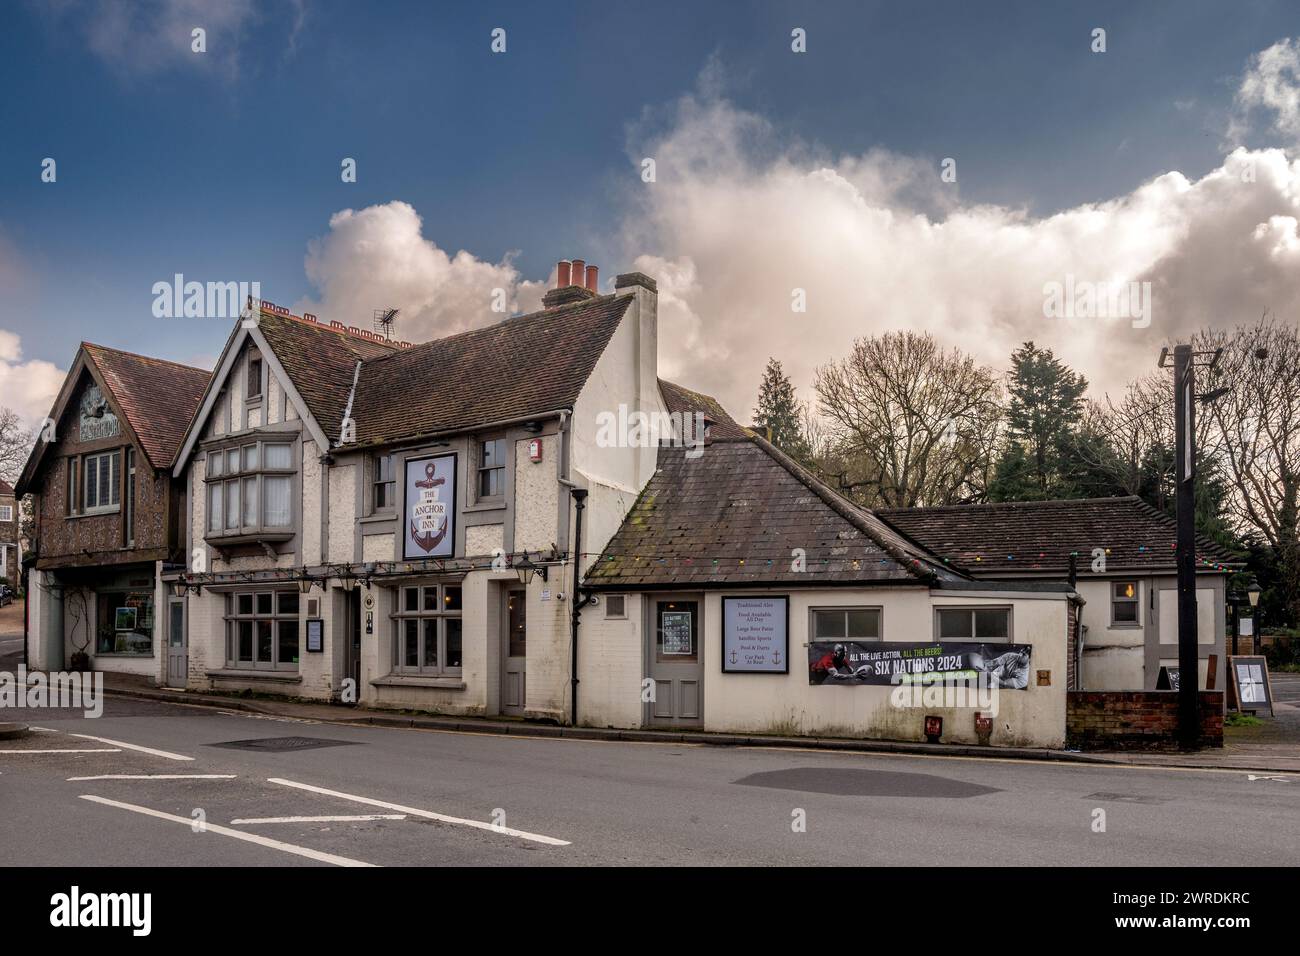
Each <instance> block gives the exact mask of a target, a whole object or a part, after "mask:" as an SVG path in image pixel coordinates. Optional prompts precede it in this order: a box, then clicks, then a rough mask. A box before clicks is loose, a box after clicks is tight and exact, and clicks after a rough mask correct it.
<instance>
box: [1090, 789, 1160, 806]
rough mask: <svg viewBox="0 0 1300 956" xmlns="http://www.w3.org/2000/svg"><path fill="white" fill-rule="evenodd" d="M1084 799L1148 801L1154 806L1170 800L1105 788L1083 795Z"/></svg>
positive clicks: (1127, 801)
mask: <svg viewBox="0 0 1300 956" xmlns="http://www.w3.org/2000/svg"><path fill="white" fill-rule="evenodd" d="M1083 799H1085V800H1106V801H1109V802H1111V803H1146V804H1150V805H1152V806H1155V805H1157V804H1161V803H1168V802H1169V799H1168V798H1167V797H1148V796H1146V795H1144V794H1141V793H1108V792H1106V791H1104V790H1103V791H1099V792H1097V793H1086V794H1084V795H1083Z"/></svg>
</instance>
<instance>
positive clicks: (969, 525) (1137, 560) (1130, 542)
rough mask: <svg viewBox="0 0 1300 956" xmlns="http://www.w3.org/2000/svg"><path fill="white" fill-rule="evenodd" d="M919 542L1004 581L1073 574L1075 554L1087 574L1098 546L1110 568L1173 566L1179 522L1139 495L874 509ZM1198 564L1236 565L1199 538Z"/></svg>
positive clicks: (975, 571)
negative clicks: (1021, 576)
mask: <svg viewBox="0 0 1300 956" xmlns="http://www.w3.org/2000/svg"><path fill="white" fill-rule="evenodd" d="M876 514H878V515H879V516H880V517H881V518H883V519H885V520H886V521H888V522H889V523H890V524H892V525H893V526H894V527H896V528H898V530H899V531H902V532H903V533H904V534H906V535H907V536H908V537H910V538H911V539H912V540H913V541H916V542H917V543H918V544H921V545H922V546H924V547H926V548H928V549H929V550H930V551H932V552H933V553H934V554H936V555H939V556H940V557H942V558H946V559H948V561H950V562H951V563H952V564H954V565H956V566H958V567H961V568H964V569H965V570H967V571H969V572H970V573H972V574H976V575H985V574H992V575H997V576H998V577H1002V578H1006V577H1009V576H1014V575H1017V574H1026V573H1035V574H1036V573H1041V572H1054V573H1058V574H1059V573H1062V572H1064V571H1067V570H1068V568H1069V565H1070V554H1071V553H1072V552H1074V553H1077V555H1078V559H1077V561H1078V570H1079V572H1080V573H1087V572H1088V571H1089V570H1090V568H1091V565H1092V560H1093V554H1092V552H1093V549H1094V548H1101V549H1103V551H1104V552H1106V569H1107V571H1128V570H1148V569H1149V570H1156V569H1169V568H1172V567H1173V566H1174V542H1175V540H1176V537H1177V527H1176V525H1175V522H1174V519H1173V518H1171V517H1169V516H1168V515H1167V514H1164V513H1163V512H1161V511H1158V510H1157V509H1155V508H1153V507H1152V506H1151V505H1149V504H1147V503H1146V502H1145V501H1143V500H1142V499H1141V498H1137V497H1125V498H1086V499H1077V500H1066V501H1016V502H1002V503H997V504H974V505H948V506H944V507H937V508H896V509H882V510H879V511H877V512H876ZM1197 558H1198V563H1201V566H1202V568H1204V562H1207V561H1208V562H1210V563H1211V564H1232V563H1236V562H1237V561H1238V559H1237V558H1235V557H1234V556H1233V555H1231V554H1229V553H1228V552H1227V551H1224V550H1223V549H1222V548H1220V547H1218V546H1217V545H1215V544H1214V543H1213V542H1212V541H1210V540H1209V539H1207V538H1204V537H1201V538H1198V543H1197Z"/></svg>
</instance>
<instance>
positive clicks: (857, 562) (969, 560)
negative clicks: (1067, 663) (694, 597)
mask: <svg viewBox="0 0 1300 956" xmlns="http://www.w3.org/2000/svg"><path fill="white" fill-rule="evenodd" d="M1099 550H1101V551H1103V552H1104V554H1105V556H1106V557H1107V558H1109V557H1110V556H1111V555H1112V553H1113V549H1112V548H1103V549H1099ZM1157 550H1159V549H1158V548H1153V547H1148V546H1147V545H1138V546H1137V548H1136V552H1137V553H1138V554H1154V552H1155V551H1157ZM1169 550H1170V551H1171V552H1173V553H1176V552H1177V550H1178V545H1177V544H1176V543H1174V544H1170V546H1169ZM583 557H584V558H591V557H596V558H599V559H600V560H599V561H598V562H597V564H598V566H599V564H617V563H618V562H620V561H621V562H626V561H629V560H630V561H631V562H632V564H633V565H634V566H635V565H638V564H642V563H644V564H647V565H653V564H657V565H668V564H673V565H680V566H684V567H698V566H708V567H723V566H727V567H732V566H734V567H736V568H751V567H769V568H770V567H774V566H775V565H776V564H777V563H778V561H777V559H775V558H763V557H760V558H754V557H752V556H746V557H739V556H737V555H734V554H732V555H719V556H717V557H709V556H689V555H687V556H683V555H672V556H664V555H653V554H649V555H647V554H637V553H635V552H633V553H619V554H605V553H604V552H600V553H594V552H592V553H584V554H583ZM1094 557H1095V555H1094V554H1093V552H1086V553H1085V552H1080V551H1068V552H1048V551H1038V552H1030V553H1029V554H1027V555H1026V554H1020V555H1017V554H1014V553H1009V554H1004V553H994V552H989V553H983V552H977V553H976V554H974V555H963V556H962V557H961V558H960V559H958V560H956V561H954V560H953V558H952V557H951V556H944V557H941V559H940V560H942V562H943V564H944V565H947V566H949V567H973V566H976V565H979V566H980V567H981V568H983V567H986V566H988V565H990V564H1000V565H1002V566H1004V567H1005V566H1008V565H1009V564H1015V566H1017V567H1020V568H1027V569H1028V570H1035V569H1046V570H1053V569H1055V568H1056V567H1058V565H1055V564H1049V565H1047V566H1046V567H1045V565H1044V563H1043V562H1044V561H1048V562H1050V561H1051V560H1053V559H1055V558H1065V559H1075V560H1082V561H1089V560H1091V559H1093V558H1094ZM799 562H800V563H801V564H802V566H803V567H805V568H812V567H816V566H827V565H848V566H849V567H851V568H852V569H853V570H855V571H856V570H862V568H863V567H864V566H865V565H868V564H871V563H878V564H884V565H888V564H897V565H907V564H910V565H912V566H914V567H924V566H925V563H924V562H922V561H921V560H919V559H917V558H908V559H899V558H894V557H892V556H889V555H884V556H882V557H879V558H878V559H877V558H876V557H875V556H874V555H873V556H872V558H870V559H866V558H850V557H847V556H834V557H829V558H816V557H811V556H805V557H802V558H800V559H799ZM1026 562H1030V563H1028V564H1026ZM779 563H781V564H791V563H794V562H793V558H792V560H791V561H786V560H784V559H782V560H781V561H780V562H779ZM1196 563H1197V565H1198V566H1200V567H1202V568H1204V569H1205V570H1213V571H1220V572H1223V573H1225V574H1227V573H1232V572H1233V571H1235V570H1237V569H1236V568H1235V567H1233V566H1231V565H1228V564H1224V563H1223V562H1220V561H1214V560H1211V559H1210V558H1208V557H1204V556H1201V555H1198V556H1197V557H1196Z"/></svg>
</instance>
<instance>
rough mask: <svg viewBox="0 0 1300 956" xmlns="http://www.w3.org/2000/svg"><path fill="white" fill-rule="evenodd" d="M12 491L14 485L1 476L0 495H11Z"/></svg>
mask: <svg viewBox="0 0 1300 956" xmlns="http://www.w3.org/2000/svg"><path fill="white" fill-rule="evenodd" d="M13 493H14V486H13V485H11V484H9V482H7V481H5V480H4V479H3V478H0V495H12V494H13Z"/></svg>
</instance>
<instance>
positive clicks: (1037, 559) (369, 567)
mask: <svg viewBox="0 0 1300 956" xmlns="http://www.w3.org/2000/svg"><path fill="white" fill-rule="evenodd" d="M1177 549H1178V546H1177V544H1171V545H1170V551H1171V552H1177ZM1099 550H1103V551H1104V553H1105V555H1106V557H1110V556H1111V555H1112V553H1113V549H1111V548H1105V549H1099ZM1155 550H1157V549H1154V548H1150V547H1148V546H1146V545H1138V546H1137V549H1136V551H1137V553H1138V554H1148V553H1151V552H1153V551H1155ZM581 556H582V558H583V559H595V560H594V561H593V562H592V566H591V568H590V571H589V572H588V573H589V574H591V575H592V576H594V577H597V578H599V577H603V576H606V575H607V572H610V571H614V570H621V568H618V567H617V566H618V565H619V563H620V562H623V563H626V562H629V561H630V562H631V565H632V567H633V568H637V567H640V566H644V567H646V568H649V567H652V566H657V567H667V566H669V565H672V566H674V567H680V568H690V569H692V570H694V569H698V568H704V569H707V570H711V571H714V572H718V573H721V572H723V571H724V570H725V571H728V572H730V571H732V570H740V569H746V570H749V571H760V572H761V571H765V570H773V571H774V569H775V568H776V567H777V565H778V563H779V564H780V565H782V566H786V565H788V566H790V567H791V570H795V569H796V568H797V569H801V570H804V571H808V570H815V569H818V568H820V569H823V570H830V569H831V568H832V567H834V568H837V569H838V570H840V571H844V570H852V571H863V570H866V569H867V568H868V567H869V566H871V565H876V566H879V565H886V566H888V565H891V564H892V565H896V566H900V567H902V566H911V567H913V568H917V569H924V568H925V567H926V562H923V561H922V560H920V559H919V558H899V557H894V556H891V555H888V554H884V555H876V554H873V555H872V556H871V557H869V558H868V557H850V556H848V555H836V556H832V557H812V556H808V555H806V554H805V555H803V556H792V559H791V560H790V561H786V560H784V559H782V560H781V561H779V562H778V560H777V559H776V558H771V557H757V558H755V557H753V556H743V557H742V556H737V555H734V554H730V555H718V556H708V555H704V556H696V555H684V556H683V555H653V554H637V553H631V554H628V553H618V554H608V553H606V552H593V551H586V552H582V555H581ZM1058 557H1065V558H1069V559H1074V560H1078V559H1083V560H1088V559H1089V558H1091V557H1093V553H1092V552H1088V553H1086V554H1085V553H1083V552H1079V551H1069V552H1065V553H1052V552H1048V551H1038V552H1036V553H1033V552H1031V553H1030V554H1029V555H1019V556H1018V555H1016V554H1014V553H1009V554H1006V555H998V554H992V553H990V554H987V555H986V554H984V553H977V554H975V555H972V556H965V557H963V558H962V559H961V560H960V561H957V562H954V561H953V559H952V557H951V556H944V557H942V558H941V560H942V562H943V564H944V565H946V566H949V567H953V566H956V567H971V568H973V567H975V566H980V567H987V566H989V565H993V564H996V565H1001V566H1003V567H1007V566H1011V565H1015V566H1016V567H1020V568H1026V569H1028V570H1036V569H1042V570H1056V569H1057V568H1058V567H1059V565H1049V566H1047V567H1046V568H1045V567H1044V564H1043V562H1044V561H1050V560H1052V559H1054V558H1058ZM986 558H987V560H986ZM568 561H569V555H568V553H566V552H561V551H558V550H555V549H552V550H551V551H550V552H549V553H548V552H540V551H539V552H528V551H520V552H511V553H501V554H496V555H493V556H492V557H490V558H484V559H475V558H423V559H417V560H413V561H368V562H365V563H362V564H347V563H340V564H323V565H319V566H317V567H314V568H275V569H262V570H235V569H232V570H228V571H208V572H189V571H185V570H181V569H175V570H174V571H172V572H171V573H166V574H164V577H163V580H164V581H166V582H167V583H168V584H170V585H172V587H173V588H175V589H178V590H181V589H189V590H193V591H196V592H197V591H199V590H200V589H201V588H203V587H204V586H207V587H212V586H225V585H231V584H298V585H299V586H300V587H301V588H302V589H303V590H304V591H307V590H310V589H311V588H317V587H319V588H323V587H325V586H326V585H327V582H329V581H330V580H339V581H341V582H343V583H344V585H345V586H352V585H353V584H354V583H360V584H363V585H366V586H368V585H369V584H370V583H371V582H372V581H374V580H376V579H385V578H409V577H420V576H424V575H431V576H432V575H463V574H468V573H470V572H471V571H496V572H502V571H515V572H520V571H522V572H525V573H527V574H529V575H530V576H531V575H532V574H540V575H541V576H542V577H543V579H546V578H547V568H550V567H554V566H563V565H565V564H567V563H568ZM1026 561H1029V562H1032V563H1029V564H1028V565H1026V564H1025V562H1026ZM1017 562H1019V563H1017ZM1196 563H1197V565H1198V566H1199V567H1201V568H1203V569H1205V570H1212V571H1218V572H1221V573H1225V574H1230V573H1232V572H1233V571H1235V570H1237V569H1236V568H1235V567H1232V566H1230V565H1227V564H1224V563H1222V562H1220V561H1214V560H1211V559H1210V558H1207V557H1203V556H1199V555H1198V556H1197V558H1196ZM774 573H775V572H774Z"/></svg>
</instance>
